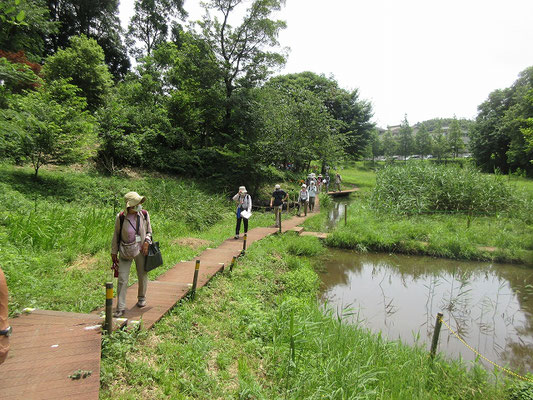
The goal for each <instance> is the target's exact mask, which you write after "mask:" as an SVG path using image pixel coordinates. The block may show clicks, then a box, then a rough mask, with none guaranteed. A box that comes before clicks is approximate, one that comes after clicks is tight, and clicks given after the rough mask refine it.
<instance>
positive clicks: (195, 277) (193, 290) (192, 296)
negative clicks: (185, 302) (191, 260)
mask: <svg viewBox="0 0 533 400" xmlns="http://www.w3.org/2000/svg"><path fill="white" fill-rule="evenodd" d="M199 271H200V260H196V264H195V266H194V278H193V280H192V289H191V299H193V300H194V297H195V296H196V285H197V284H198V272H199Z"/></svg>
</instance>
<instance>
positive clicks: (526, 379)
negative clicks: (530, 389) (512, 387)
mask: <svg viewBox="0 0 533 400" xmlns="http://www.w3.org/2000/svg"><path fill="white" fill-rule="evenodd" d="M439 319H440V322H442V323H443V324H444V325H446V328H448V330H449V331H450V332H451V333H453V334H454V336H455V337H456V338H457V339H459V341H460V342H461V343H463V344H464V345H465V346H466V347H468V348H469V349H470V350H471V351H473V352H474V353H475V354H477V355H478V356H479V357H481V358H482V359H484V360H485V361H487V362H488V363H489V364H492V365H494V366H495V367H496V368H499V369H501V370H502V371H504V372H507V373H508V374H509V375H512V376H514V377H516V378H518V379H522V380H524V381H526V382H532V383H533V379H529V378H526V377H525V376H522V375H518V374H517V373H516V372H513V371H511V370H510V369H507V368H505V367H502V366H501V365H498V364H496V363H495V362H494V361H491V360H489V359H488V358H487V357H485V356H484V355H482V354H481V353H480V352H479V351H477V350H476V349H474V348H473V347H472V346H470V345H469V344H468V343H466V342H465V341H464V340H463V339H462V338H461V337H460V336H459V335H458V334H457V333H456V332H455V331H454V330H453V329H452V328H451V327H450V325H448V324H447V323H446V321H444V319H443V318H442V317H439Z"/></svg>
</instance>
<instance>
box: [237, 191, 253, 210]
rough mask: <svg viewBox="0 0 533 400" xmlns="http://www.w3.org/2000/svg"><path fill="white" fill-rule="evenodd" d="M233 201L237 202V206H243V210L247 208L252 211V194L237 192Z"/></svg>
mask: <svg viewBox="0 0 533 400" xmlns="http://www.w3.org/2000/svg"><path fill="white" fill-rule="evenodd" d="M233 201H235V202H236V203H237V206H240V207H241V210H246V211H248V212H251V211H252V196H250V195H249V194H245V195H243V194H241V193H237V194H236V195H235V196H233Z"/></svg>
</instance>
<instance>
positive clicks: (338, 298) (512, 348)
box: [320, 249, 533, 373]
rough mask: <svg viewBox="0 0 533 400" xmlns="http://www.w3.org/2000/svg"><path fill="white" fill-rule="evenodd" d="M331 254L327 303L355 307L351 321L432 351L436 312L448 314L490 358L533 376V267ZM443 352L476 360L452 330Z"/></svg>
mask: <svg viewBox="0 0 533 400" xmlns="http://www.w3.org/2000/svg"><path fill="white" fill-rule="evenodd" d="M328 251H329V253H330V254H329V255H328V256H327V260H326V261H325V268H324V272H323V273H321V274H320V275H321V279H322V282H323V285H322V295H321V296H322V300H323V302H324V303H325V304H326V305H327V307H333V308H334V309H337V310H342V309H343V308H345V307H350V308H351V312H354V314H353V315H351V316H349V317H348V321H349V322H352V323H358V324H360V325H361V326H363V327H366V328H368V329H370V330H371V331H373V332H379V331H381V332H382V334H383V335H384V336H385V337H387V338H388V339H390V340H396V339H401V341H402V342H404V343H407V344H414V343H415V342H418V344H419V345H423V346H425V347H426V348H427V349H428V350H429V347H430V343H431V337H432V334H433V327H434V325H435V319H436V315H437V312H442V313H443V314H444V320H445V321H446V323H448V324H449V325H450V327H451V328H452V329H453V330H455V331H456V332H458V333H459V335H460V336H461V337H462V338H463V339H464V340H465V341H466V343H468V344H469V345H470V346H472V347H473V348H475V349H477V350H478V351H479V352H480V353H481V354H482V355H484V356H485V357H487V358H488V359H490V360H492V361H494V362H496V363H497V364H500V365H502V366H506V365H507V366H510V367H511V369H513V370H514V371H515V372H519V373H525V372H533V269H531V268H527V267H524V266H519V265H510V264H491V263H483V262H470V261H455V260H447V259H435V258H431V257H418V256H403V255H390V254H369V253H367V254H358V253H354V252H350V251H343V250H333V249H331V250H328ZM438 351H441V352H444V353H446V354H447V355H448V356H449V357H453V358H458V357H462V358H463V359H464V360H474V359H475V358H476V355H475V354H474V353H473V352H472V351H471V350H469V349H468V348H467V347H466V346H465V345H464V344H462V343H461V342H460V341H459V340H458V339H457V338H456V337H455V336H454V335H453V334H452V333H451V332H450V331H449V330H448V328H446V326H445V325H443V326H442V330H441V334H440V340H439V348H438ZM481 362H482V363H483V364H484V365H485V366H486V367H487V368H488V369H493V367H492V366H491V365H490V364H489V363H487V362H485V361H483V360H481Z"/></svg>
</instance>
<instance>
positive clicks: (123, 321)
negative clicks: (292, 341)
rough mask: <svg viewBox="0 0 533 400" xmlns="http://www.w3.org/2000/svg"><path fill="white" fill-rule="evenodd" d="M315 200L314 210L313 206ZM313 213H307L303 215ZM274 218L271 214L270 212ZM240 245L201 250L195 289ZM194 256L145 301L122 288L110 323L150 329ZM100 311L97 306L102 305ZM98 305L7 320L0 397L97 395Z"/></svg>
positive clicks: (182, 289)
mask: <svg viewBox="0 0 533 400" xmlns="http://www.w3.org/2000/svg"><path fill="white" fill-rule="evenodd" d="M318 209H319V208H318V204H317V208H316V210H317V211H318ZM312 215H314V213H309V214H308V217H310V216H312ZM308 217H293V218H291V219H289V220H285V221H283V224H282V231H283V232H287V231H296V232H297V233H300V232H301V231H302V229H303V228H298V227H297V225H299V224H300V223H302V222H303V221H305V219H306V218H308ZM272 218H274V217H272ZM278 231H279V229H278V228H273V227H265V228H254V229H252V230H250V231H249V232H248V240H247V245H251V244H252V243H254V242H255V241H257V240H260V239H263V238H264V237H266V236H269V235H272V234H274V233H276V232H278ZM242 248H243V240H242V238H241V239H239V240H234V239H228V240H226V241H224V242H223V243H222V244H221V245H220V246H219V247H217V248H216V249H207V250H205V251H204V252H203V253H202V254H200V255H199V256H198V257H196V259H199V260H200V274H199V277H198V288H200V287H202V286H204V285H205V284H207V282H208V281H209V280H210V279H211V278H212V277H213V276H214V275H215V274H216V273H218V272H220V271H222V270H223V269H224V268H228V267H229V265H230V263H231V261H232V259H233V257H236V256H239V255H240V254H241V251H242ZM194 269H195V260H192V261H186V262H181V263H178V264H176V265H175V266H174V267H173V268H171V269H169V270H168V271H166V272H165V273H164V274H162V275H161V276H159V277H158V278H157V279H156V280H154V281H149V283H148V291H147V293H148V297H147V303H148V305H147V306H146V307H144V308H138V307H136V303H137V296H136V294H137V287H136V285H137V284H135V285H133V286H132V287H130V288H129V289H128V294H127V299H126V314H125V318H119V319H115V320H114V328H115V329H118V328H122V327H125V326H138V324H139V323H140V322H141V321H142V323H141V326H142V328H144V329H150V328H151V327H152V326H153V325H154V324H155V323H156V322H157V321H159V320H160V319H161V318H162V317H163V316H164V315H165V314H166V313H167V312H168V311H169V310H170V309H171V308H172V307H174V306H175V305H176V303H177V302H178V301H179V300H181V299H182V298H183V297H185V296H186V295H187V293H188V292H189V290H190V286H191V284H192V280H193V276H194ZM102 310H103V309H102ZM102 310H96V311H95V312H94V313H92V314H77V313H70V312H59V311H46V310H29V311H28V312H27V313H25V314H23V315H22V316H20V317H18V318H13V319H11V320H10V324H11V326H12V327H13V335H12V337H11V340H10V342H11V343H10V344H11V350H10V352H9V356H8V358H7V360H6V362H5V363H4V364H2V365H0V399H1V400H15V399H16V400H35V399H39V400H41V399H57V398H68V399H76V400H78V399H83V400H85V399H87V400H89V399H90V400H97V399H98V395H99V390H100V352H101V326H102V322H103V315H102Z"/></svg>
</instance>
